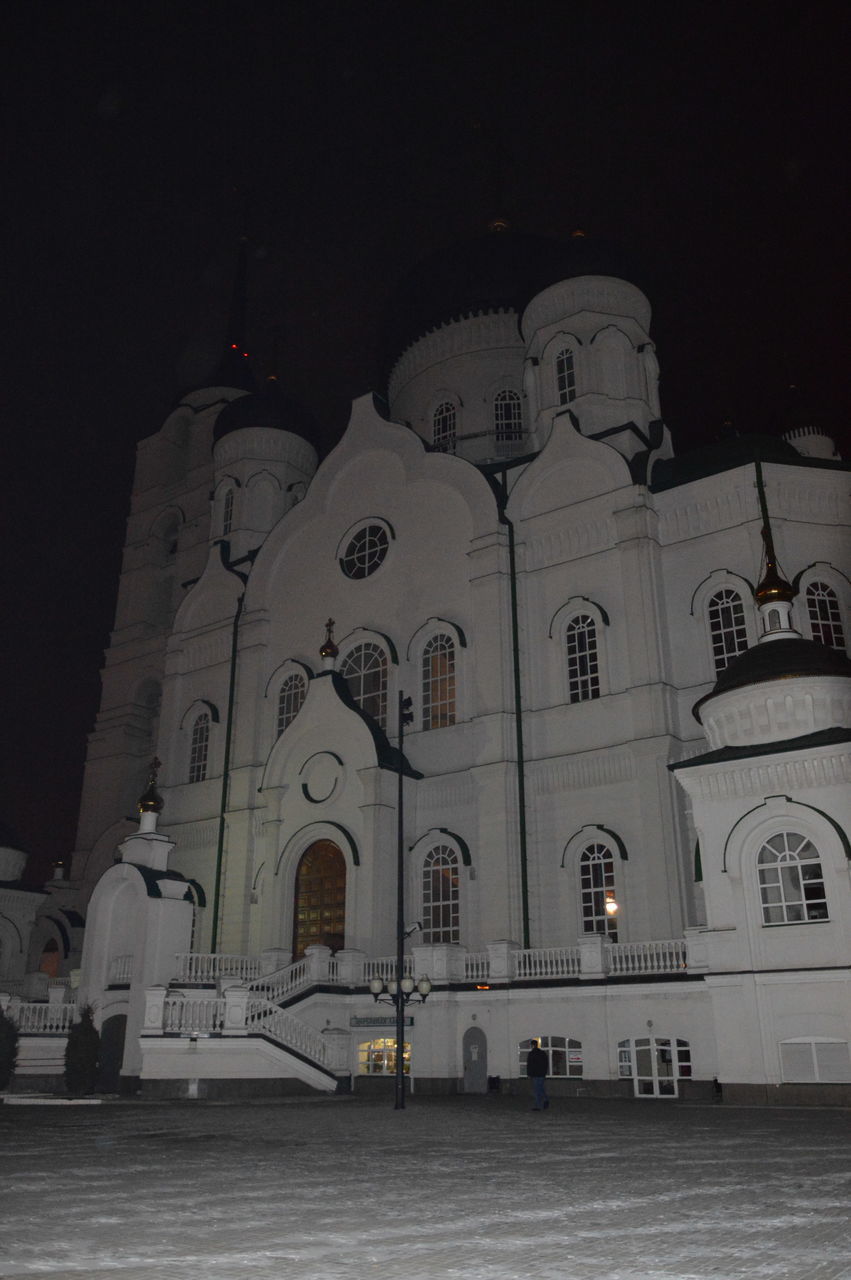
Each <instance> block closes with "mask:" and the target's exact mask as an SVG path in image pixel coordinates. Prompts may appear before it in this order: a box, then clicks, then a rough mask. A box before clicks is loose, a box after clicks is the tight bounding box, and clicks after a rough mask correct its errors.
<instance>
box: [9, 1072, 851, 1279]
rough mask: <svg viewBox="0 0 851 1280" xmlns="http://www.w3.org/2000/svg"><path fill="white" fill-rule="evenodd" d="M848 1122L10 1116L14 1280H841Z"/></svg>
mask: <svg viewBox="0 0 851 1280" xmlns="http://www.w3.org/2000/svg"><path fill="white" fill-rule="evenodd" d="M850 1130H851V1112H849V1111H842V1110H813V1111H808V1110H803V1109H802V1110H757V1109H745V1108H740V1109H739V1108H737V1109H732V1108H731V1109H727V1108H722V1107H717V1106H715V1107H713V1106H685V1105H682V1104H672V1103H667V1104H666V1103H659V1102H641V1101H631V1102H593V1101H590V1100H587V1099H582V1100H571V1099H556V1100H555V1101H554V1102H553V1104H552V1106H551V1108H550V1109H549V1111H547V1112H543V1113H539V1114H535V1113H533V1112H532V1111H531V1110H530V1107H529V1100H528V1099H527V1098H526V1097H525V1095H524V1096H522V1097H520V1096H518V1097H514V1098H509V1097H496V1096H488V1097H467V1098H463V1097H459V1098H446V1099H434V1098H414V1099H411V1100H409V1104H408V1107H407V1108H406V1110H405V1111H404V1112H401V1111H400V1112H396V1111H394V1110H393V1104H392V1099H390V1100H383V1099H382V1100H380V1101H376V1100H369V1101H366V1100H360V1099H357V1098H322V1099H316V1100H313V1099H299V1100H290V1101H286V1102H268V1103H267V1102H264V1103H257V1104H256V1105H250V1104H237V1105H216V1104H211V1103H206V1102H196V1103H188V1102H187V1103H170V1104H165V1103H143V1102H107V1103H104V1104H103V1105H100V1106H91V1105H89V1106H85V1105H82V1106H70V1105H66V1106H20V1105H15V1106H8V1105H7V1106H0V1150H2V1189H3V1190H2V1209H0V1215H1V1216H2V1223H1V1224H0V1225H1V1226H2V1246H1V1247H0V1276H2V1277H3V1280H19V1278H20V1277H32V1276H47V1277H54V1278H58V1277H81V1276H92V1277H94V1278H95V1280H272V1278H273V1277H274V1278H275V1280H279V1278H286V1277H298V1280H342V1278H343V1277H345V1280H364V1278H366V1277H370V1278H374V1280H381V1278H383V1277H388V1278H390V1277H392V1278H393V1280H435V1278H437V1277H444V1276H445V1277H457V1278H458V1280H514V1278H515V1277H524V1280H525V1277H536V1278H537V1280H574V1278H575V1280H580V1278H582V1280H585V1278H586V1277H591V1278H593V1280H672V1278H673V1280H692V1277H694V1278H695V1280H698V1278H699V1280H703V1278H704V1277H712V1278H713V1280H728V1278H729V1280H732V1278H733V1277H744V1276H747V1277H748V1278H749V1280H778V1278H779V1277H784V1278H789V1277H794V1280H828V1278H830V1280H839V1278H840V1277H842V1278H843V1280H849V1278H851V1228H849V1219H851V1214H849V1206H851V1146H849V1136H850V1135H849V1131H850Z"/></svg>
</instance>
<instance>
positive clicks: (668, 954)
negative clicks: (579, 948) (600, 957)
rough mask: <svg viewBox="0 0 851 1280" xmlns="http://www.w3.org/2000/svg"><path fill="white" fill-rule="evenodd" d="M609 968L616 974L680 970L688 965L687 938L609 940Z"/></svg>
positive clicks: (673, 971)
mask: <svg viewBox="0 0 851 1280" xmlns="http://www.w3.org/2000/svg"><path fill="white" fill-rule="evenodd" d="M606 953H607V957H608V970H609V972H610V973H614V974H637V973H677V972H681V971H682V970H685V969H687V968H688V946H687V943H686V941H685V939H684V938H675V939H672V940H670V941H662V942H610V943H609V944H608V945H607V947H606Z"/></svg>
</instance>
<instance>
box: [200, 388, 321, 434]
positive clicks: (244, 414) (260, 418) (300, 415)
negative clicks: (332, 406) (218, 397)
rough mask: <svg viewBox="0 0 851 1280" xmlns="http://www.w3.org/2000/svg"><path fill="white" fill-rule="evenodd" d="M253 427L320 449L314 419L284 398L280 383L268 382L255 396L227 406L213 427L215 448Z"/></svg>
mask: <svg viewBox="0 0 851 1280" xmlns="http://www.w3.org/2000/svg"><path fill="white" fill-rule="evenodd" d="M250 427H270V428H271V429H272V430H273V431H290V432H292V434H293V435H294V436H301V438H302V440H306V441H307V442H308V444H312V445H313V446H314V448H316V447H317V444H316V439H317V428H316V423H315V421H314V419H313V418H312V416H311V415H310V414H309V413H308V411H307V410H306V409H305V408H304V407H303V406H302V405H300V404H299V402H298V401H297V400H293V399H291V398H290V397H289V396H286V395H284V393H283V391H281V389H280V384H279V383H278V382H277V381H269V382H266V383H265V385H264V386H263V387H261V389H260V390H259V391H257V392H255V393H254V395H247V396H239V397H238V398H237V399H236V400H231V401H230V402H229V403H228V404H226V405H225V407H224V409H222V411H221V413H220V414H219V416H218V418H216V425H215V426H214V427H213V444H215V443H216V442H217V441H218V440H221V439H222V438H223V437H224V436H227V435H230V434H231V432H232V431H244V430H247V429H248V428H250Z"/></svg>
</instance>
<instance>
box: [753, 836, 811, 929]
mask: <svg viewBox="0 0 851 1280" xmlns="http://www.w3.org/2000/svg"><path fill="white" fill-rule="evenodd" d="M757 868H758V875H759V895H760V901H761V903H762V921H763V924H808V923H810V922H811V921H814V920H827V918H828V912H827V898H826V895H825V887H824V878H823V876H822V869H821V861H820V859H819V852H818V849H817V848H816V847H815V845H814V844H813V843H812V842H811V841H810V840H808V839H807V837H806V836H803V835H801V834H800V833H799V832H797V831H781V832H779V834H778V835H776V836H772V837H771V838H770V839H769V840H766V842H765V844H764V845H763V846H762V848H761V849H760V851H759V854H758V855H757Z"/></svg>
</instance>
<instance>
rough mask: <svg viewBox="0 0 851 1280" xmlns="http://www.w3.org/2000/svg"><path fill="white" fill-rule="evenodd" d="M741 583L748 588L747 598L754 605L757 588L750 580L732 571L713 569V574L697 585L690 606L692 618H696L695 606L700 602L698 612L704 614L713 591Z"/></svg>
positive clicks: (709, 574)
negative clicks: (703, 611)
mask: <svg viewBox="0 0 851 1280" xmlns="http://www.w3.org/2000/svg"><path fill="white" fill-rule="evenodd" d="M740 583H741V584H742V586H744V587H746V588H747V597H746V598H747V600H748V601H749V602H751V603H752V602H753V599H754V595H755V592H756V587H755V586H754V584H753V583H752V582H751V581H749V579H748V578H745V577H744V576H743V575H742V574H741V573H734V572H733V570H732V569H713V570H712V572H711V573H708V574H707V575H706V577H705V578H704V579H703V580H702V581H701V582H699V583H698V584H697V586H696V587H695V589H694V591H693V592H692V596H691V603H690V604H689V613H690V614H691V616H692V617H694V616H695V612H696V609H695V606H696V605H698V600H699V605H698V610H697V611H698V612H702V610H703V607H704V605H705V603H706V600H707V599H708V597H709V595H710V594H711V592H712V590H713V589H716V588H717V589H718V590H719V591H720V590H721V588H722V587H727V586H733V585H736V586H738V584H740Z"/></svg>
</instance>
